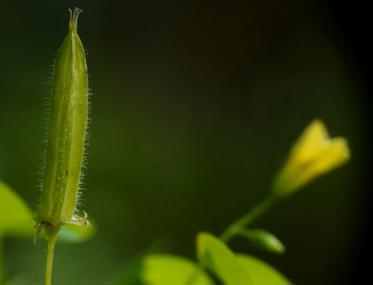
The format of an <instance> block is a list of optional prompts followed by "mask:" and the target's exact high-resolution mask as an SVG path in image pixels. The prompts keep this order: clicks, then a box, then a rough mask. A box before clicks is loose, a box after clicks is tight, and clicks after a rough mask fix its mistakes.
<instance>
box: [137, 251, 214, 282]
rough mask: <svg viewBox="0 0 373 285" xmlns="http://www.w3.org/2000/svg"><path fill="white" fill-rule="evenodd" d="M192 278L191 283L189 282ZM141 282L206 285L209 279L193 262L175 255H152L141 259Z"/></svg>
mask: <svg viewBox="0 0 373 285" xmlns="http://www.w3.org/2000/svg"><path fill="white" fill-rule="evenodd" d="M191 277H192V278H193V281H192V282H189V280H190V279H191ZM141 280H142V281H143V282H144V283H145V284H149V285H177V284H188V285H194V284H195V285H208V284H212V281H211V279H210V278H209V277H208V275H207V274H206V273H204V272H203V271H202V269H200V268H199V267H198V264H196V263H194V262H193V261H191V260H189V259H187V258H184V257H180V256H175V255H166V254H153V255H148V256H146V257H145V258H144V259H143V269H142V272H141Z"/></svg>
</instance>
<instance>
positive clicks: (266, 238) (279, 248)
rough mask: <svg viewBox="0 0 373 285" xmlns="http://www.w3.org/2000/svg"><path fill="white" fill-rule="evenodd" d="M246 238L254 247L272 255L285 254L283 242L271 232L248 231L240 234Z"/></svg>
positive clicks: (242, 231)
mask: <svg viewBox="0 0 373 285" xmlns="http://www.w3.org/2000/svg"><path fill="white" fill-rule="evenodd" d="M238 233H239V234H240V235H241V236H243V237H245V238H246V239H247V240H248V241H249V242H250V243H251V244H252V245H253V246H255V247H257V248H259V249H261V250H264V251H268V252H271V253H284V252H285V246H284V245H283V244H282V242H281V241H280V240H279V239H278V238H277V237H276V236H274V235H273V234H271V233H270V232H267V231H264V230H246V229H242V230H240V231H239V232H238Z"/></svg>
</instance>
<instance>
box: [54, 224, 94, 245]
mask: <svg viewBox="0 0 373 285" xmlns="http://www.w3.org/2000/svg"><path fill="white" fill-rule="evenodd" d="M95 232H96V229H95V227H94V226H93V225H92V226H89V227H82V226H78V225H64V226H63V227H61V230H60V232H59V233H58V240H59V241H62V242H71V243H77V242H83V241H86V240H89V239H90V238H91V237H92V236H93V235H94V234H95Z"/></svg>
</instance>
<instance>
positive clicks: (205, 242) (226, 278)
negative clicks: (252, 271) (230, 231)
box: [197, 233, 253, 285]
mask: <svg viewBox="0 0 373 285" xmlns="http://www.w3.org/2000/svg"><path fill="white" fill-rule="evenodd" d="M197 255H198V259H199V260H200V262H201V264H202V265H203V267H205V268H207V269H209V270H211V271H212V272H213V273H214V274H215V275H216V276H218V277H219V279H221V280H222V281H223V282H224V284H228V285H237V284H245V285H250V284H253V283H252V282H251V279H250V278H249V276H248V274H247V272H246V271H245V270H244V269H243V267H242V266H241V264H240V262H239V261H238V259H237V258H236V256H235V254H234V253H233V252H232V251H231V250H230V249H229V248H228V247H227V246H226V245H225V244H224V243H223V242H222V241H221V240H220V239H218V238H217V237H215V236H213V235H211V234H209V233H200V234H199V235H198V237H197Z"/></svg>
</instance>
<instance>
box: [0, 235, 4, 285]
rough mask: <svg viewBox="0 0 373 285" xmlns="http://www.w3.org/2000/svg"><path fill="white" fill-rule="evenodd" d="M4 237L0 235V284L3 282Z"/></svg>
mask: <svg viewBox="0 0 373 285" xmlns="http://www.w3.org/2000/svg"><path fill="white" fill-rule="evenodd" d="M3 250H4V238H3V236H1V235H0V285H3V284H4V282H5V269H4V259H3V258H4V256H3V254H4V252H3Z"/></svg>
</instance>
